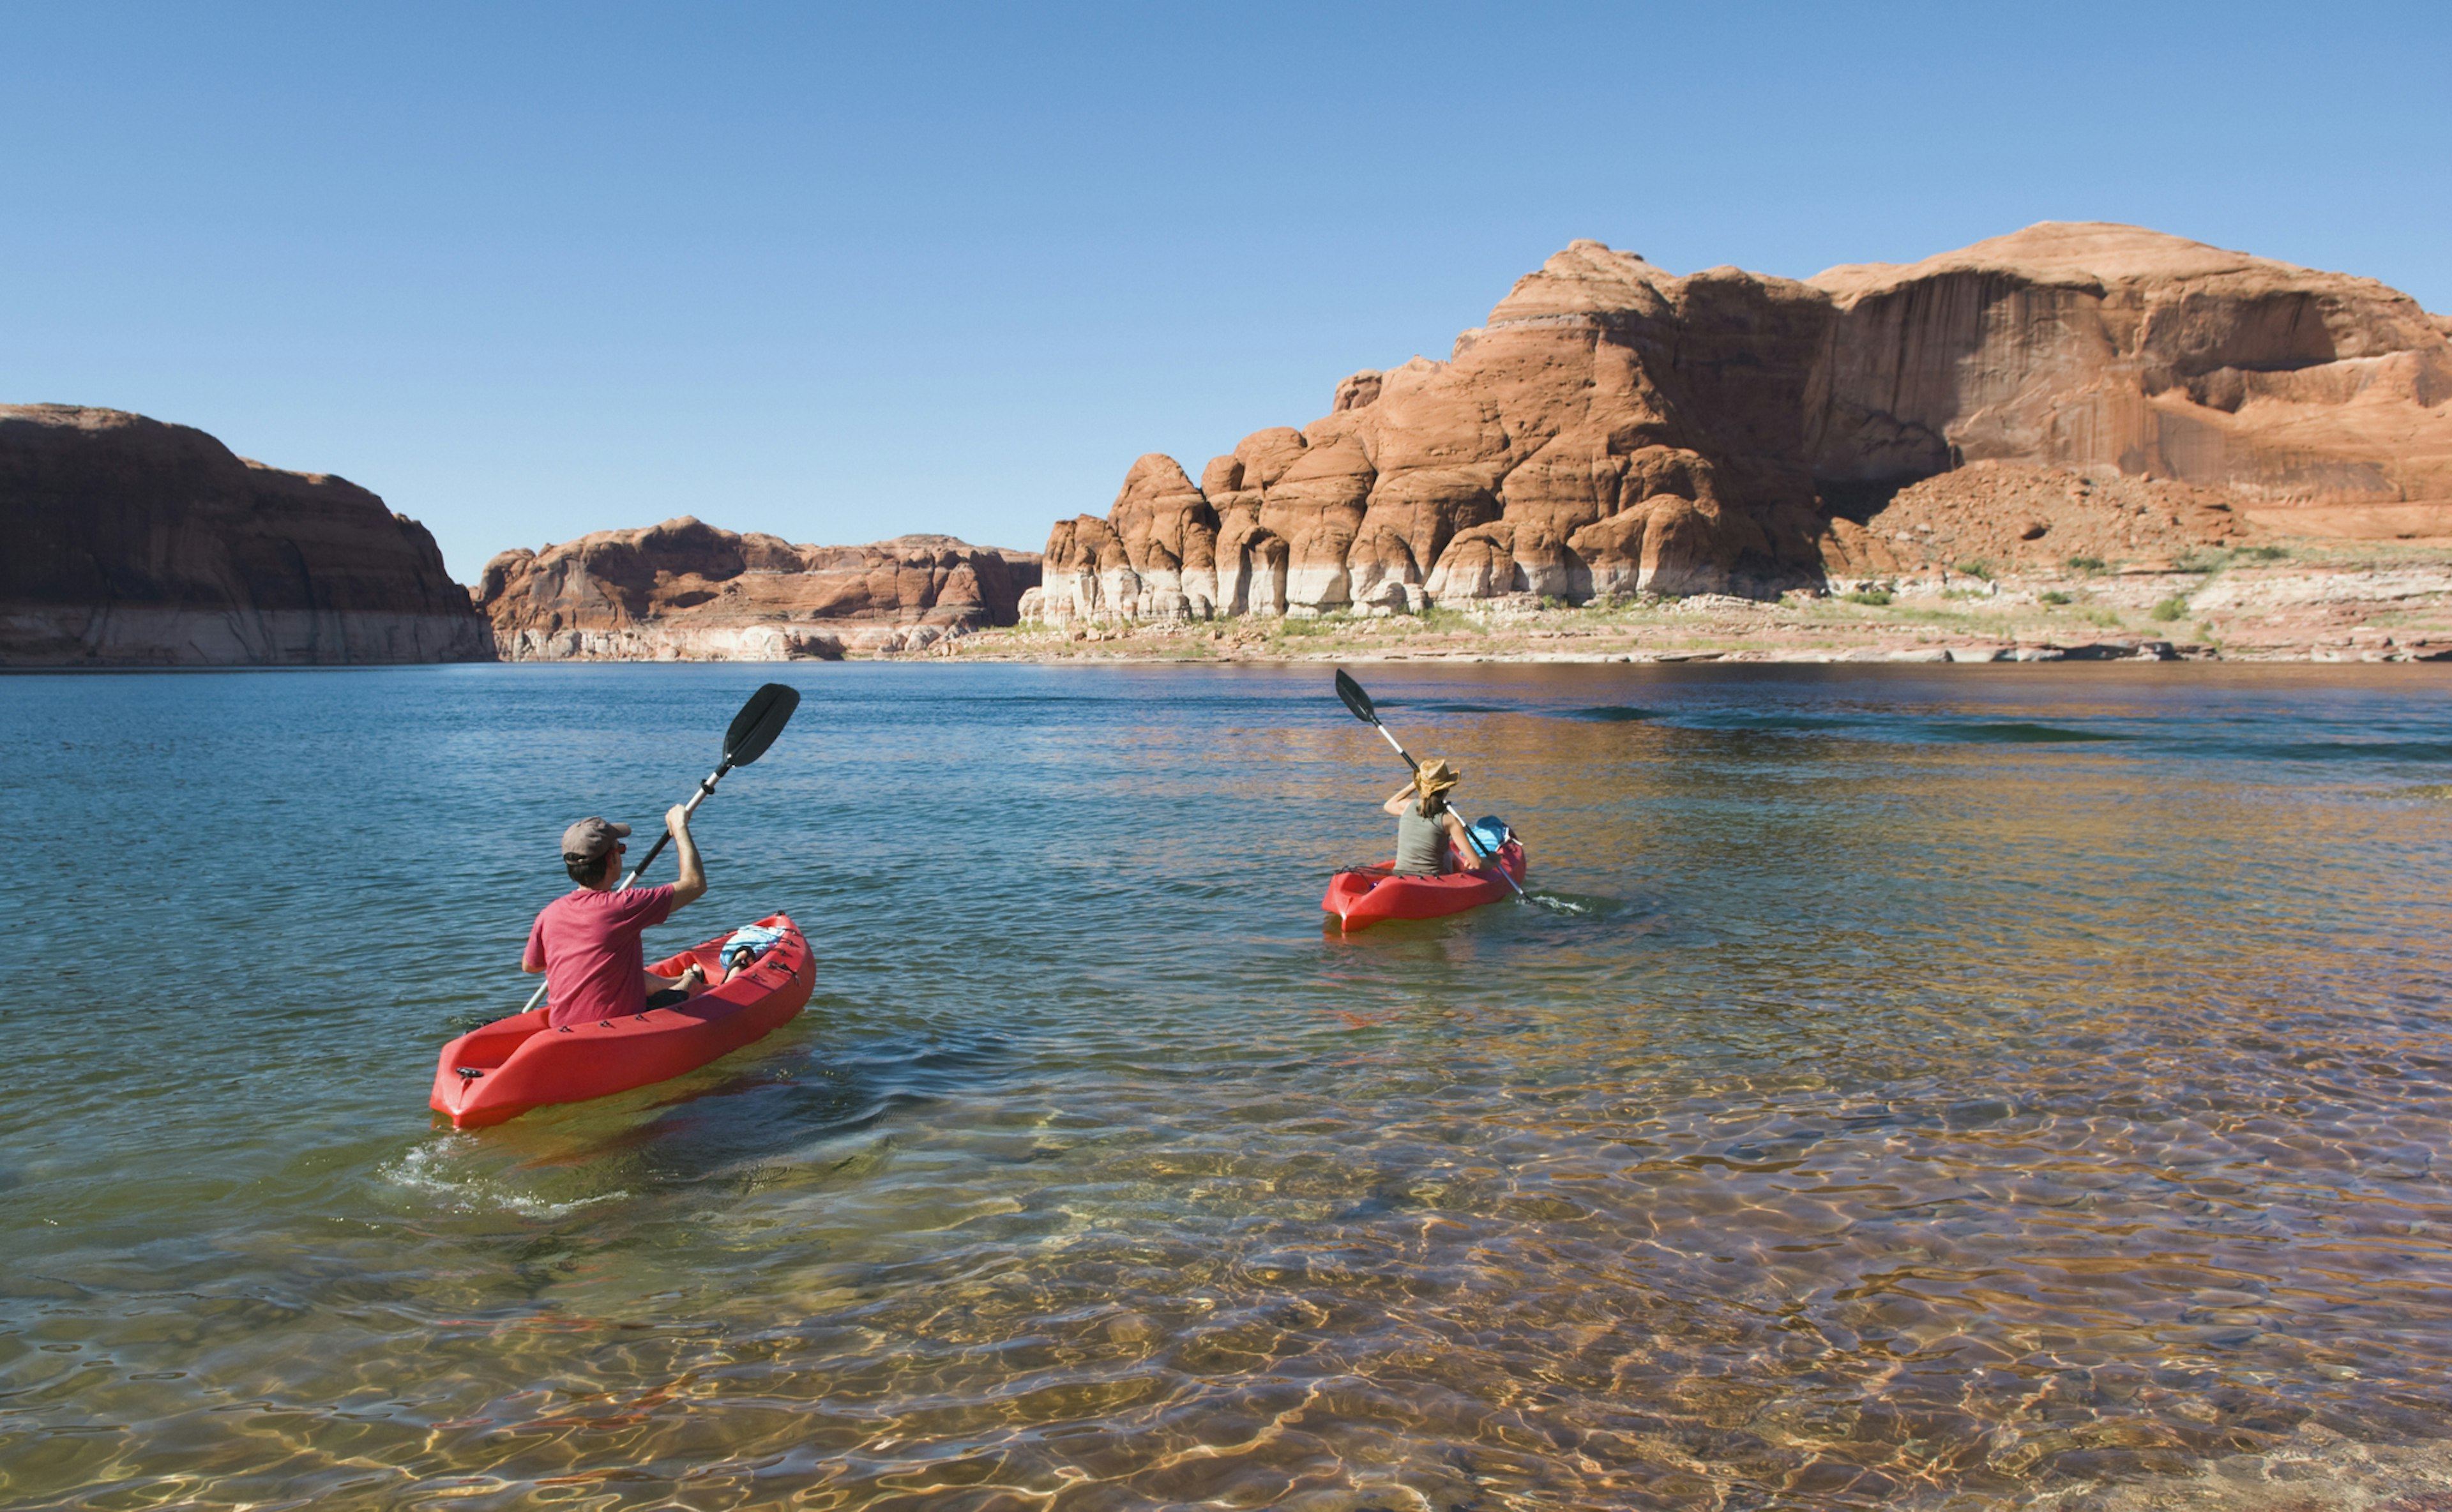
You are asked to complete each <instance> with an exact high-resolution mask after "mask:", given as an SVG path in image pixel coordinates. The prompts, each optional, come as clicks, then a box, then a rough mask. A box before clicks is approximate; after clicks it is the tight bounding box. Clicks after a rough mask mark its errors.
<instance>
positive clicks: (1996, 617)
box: [897, 542, 2452, 662]
mask: <svg viewBox="0 0 2452 1512" xmlns="http://www.w3.org/2000/svg"><path fill="white" fill-rule="evenodd" d="M913 656H920V657H925V658H937V659H948V660H952V659H959V660H965V661H1078V660H1099V661H1151V662H1161V661H1306V660H1318V659H1338V660H1357V661H1373V660H1379V661H1408V660H1411V661H1626V662H1634V661H1730V662H1741V661H1786V662H1827V661H1851V662H1863V661H1877V662H1878V661H1909V662H1912V661H1925V662H1996V661H2017V662H2042V661H2114V660H2163V661H2167V660H2223V661H2312V662H2348V661H2360V662H2406V661H2438V660H2452V547H2440V546H2416V545H2409V546H2403V545H2398V544H2396V545H2393V546H2384V545H2382V544H2381V543H2377V544H2369V545H2364V546H2362V547H2358V548H2350V547H2345V546H2343V545H2342V544H2340V543H2329V542H2302V543H2298V544H2296V545H2286V546H2284V545H2262V546H2252V547H2246V548H2242V549H2238V550H2233V551H2226V552H2223V553H2219V554H2206V555H2202V556H2200V557H2198V558H2196V559H2194V560H2188V561H2185V562H2180V563H2175V562H2170V561H2162V560H2155V561H2142V562H2131V563H2119V564H2110V565H2102V566H2096V565H2086V566H2082V567H2078V568H2064V569H2063V570H2062V571H2060V572H2058V573H2053V574H2042V575H2021V576H2018V577H2014V578H2012V577H1991V576H1986V575H1984V574H1983V573H1981V572H1969V571H1960V570H1956V569H1951V568H1941V569H1936V570H1932V571H1928V572H1922V573H1914V574H1899V575H1896V576H1891V577H1883V578H1864V579H1837V580H1834V582H1833V584H1832V589H1831V591H1827V592H1792V593H1790V594H1787V595H1784V596H1783V597H1781V598H1780V599H1776V600H1756V599H1740V598H1733V597H1729V596H1725V595H1711V594H1705V595H1694V596H1690V597H1686V598H1682V599H1651V598H1631V599H1612V600H1602V601H1599V602H1596V603H1592V604H1587V605H1582V606H1571V605H1565V604H1561V603H1558V602H1557V601H1555V600H1552V601H1550V602H1548V603H1546V604H1545V603H1544V602H1542V601H1541V600H1539V599H1533V598H1532V597H1530V596H1517V597H1515V598H1512V599H1496V600H1485V601H1482V602H1478V603H1474V604H1471V605H1469V606H1467V607H1464V608H1460V609H1444V608H1438V607H1433V608H1430V609H1428V610H1426V611H1425V612H1423V613H1420V614H1404V613H1380V614H1362V615H1351V616H1349V615H1326V616H1315V617H1309V618H1288V619H1235V620H1226V621H1214V622H1202V621H1195V620H1178V621H1159V622H1137V621H1111V622H1103V623H1101V622H1091V623H1086V624H1085V623H1082V622H1080V621H1078V620H1059V621H1047V620H1038V621H1026V622H1024V623H1022V624H1020V625H1018V626H1015V627H1013V628H1011V629H1006V630H989V631H980V632H976V633H971V634H965V635H959V636H952V637H949V638H945V639H943V640H941V641H939V642H938V643H936V644H935V645H933V646H930V647H928V648H926V649H925V650H924V651H921V652H918V653H903V654H902V655H901V657H900V658H897V659H908V658H911V657H913Z"/></svg>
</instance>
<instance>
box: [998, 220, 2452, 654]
mask: <svg viewBox="0 0 2452 1512" xmlns="http://www.w3.org/2000/svg"><path fill="white" fill-rule="evenodd" d="M2447 398H2452V344H2447V341H2446V323H2445V322H2444V321H2442V319H2441V318H2439V317H2433V316H2429V315H2427V314H2426V313H2425V312H2424V311H2422V310H2421V309H2420V308H2419V307H2418V305H2417V304H2415V303H2413V302H2412V301H2410V300H2409V299H2408V298H2407V297H2406V296H2404V295H2402V294H2399V293H2397V292H2395V291H2394V290H2392V289H2389V288H2386V287H2385V286H2383V285H2381V284H2377V283H2375V282H2374V281H2372V280H2367V279H2358V278H2351V277H2347V276H2345V275H2342V274H2334V273H2323V272H2317V271H2313V270H2310V269H2306V268H2301V267H2296V266H2293V265H2289V264H2284V263H2277V262H2273V261H2271V260H2268V259H2263V258H2254V257H2249V256H2247V255H2245V254H2243V253H2236V252H2226V251H2223V250H2221V249H2219V248H2215V247H2210V246H2205V245H2202V244H2200V243H2195V242H2188V241H2185V240H2183V239H2181V238H2178V237H2172V236H2165V235H2162V234H2160V233H2157V232H2153V231H2147V230H2142V229H2140V228H2137V227H2134V226H2107V225H2099V224H2086V225H2058V224H2046V225H2042V226H2031V227H2029V228H2027V230H2025V231H2021V232H2019V233H2017V234H2016V235H2014V236H2007V237H2001V238H1997V239H1995V240H1993V241H1989V242H1985V243H1980V244H1978V245H1975V246H1972V247H1968V248H1967V249H1965V250H1964V251H1960V252H1953V253H1948V254H1945V255H1944V256H1941V257H1936V258H1932V259H1929V260H1928V261H1926V262H1924V263H1919V264H1916V265H1912V266H1906V267H1901V266H1893V265H1866V266H1852V267H1840V268H1832V269H1830V270H1829V271H1828V272H1826V273H1823V274H1820V275H1818V276H1817V277H1815V278H1813V279H1811V280H1809V281H1808V282H1805V283H1796V282H1792V281H1790V280H1787V279H1778V278H1769V277H1764V276H1761V275H1758V274H1752V273H1747V272H1743V271H1740V270H1738V269H1735V268H1726V267H1723V268H1712V269H1709V270H1706V271H1704V272H1700V273H1694V274H1690V275H1687V276H1685V277H1672V276H1671V275H1670V274H1668V273H1666V272H1663V271H1662V270H1661V269H1659V268H1656V267H1654V266H1653V265H1651V264H1650V263H1647V262H1645V261H1644V260H1643V259H1642V258H1641V257H1639V256H1636V255H1635V254H1632V253H1628V252H1617V251H1612V250H1611V249H1610V248H1608V247H1606V246H1603V245H1600V244H1599V243H1597V242H1577V243H1575V244H1573V245H1571V246H1569V247H1568V248H1567V249H1566V250H1565V251H1563V252H1560V253H1558V254H1557V255H1556V256H1554V257H1552V258H1551V259H1550V260H1549V262H1547V263H1546V264H1544V265H1542V267H1541V268H1540V270H1539V271H1537V272H1535V273H1532V274H1531V275H1529V276H1527V277H1525V278H1523V279H1521V280H1519V281H1518V282H1517V284H1516V285H1515V287H1514V288H1513V290H1512V291H1511V292H1510V293H1509V295H1508V297H1507V298H1506V299H1505V300H1503V301H1501V302H1500V303H1499V304H1498V306H1497V307H1496V308H1495V309H1493V311H1492V312H1491V315H1490V319H1489V320H1488V321H1487V322H1486V323H1485V324H1483V325H1482V326H1481V327H1479V328H1477V329H1474V330H1470V331H1467V332H1465V333H1464V334H1463V335H1462V336H1461V337H1459V338H1458V339H1457V342H1456V344H1455V349H1454V351H1453V354H1452V356H1451V358H1450V360H1449V361H1447V362H1443V363H1438V362H1428V361H1425V360H1423V359H1421V358H1418V357H1417V358H1414V360H1413V361H1412V362H1409V363H1405V364H1404V365H1403V366H1401V367H1397V368H1394V369H1392V370H1389V371H1387V372H1384V373H1383V372H1371V371H1365V372H1361V373H1356V374H1355V375H1354V376H1352V377H1350V378H1348V379H1346V380H1345V381H1344V382H1343V383H1340V384H1338V385H1337V388H1336V391H1335V399H1334V401H1333V408H1332V410H1331V413H1330V414H1329V415H1327V416H1326V417H1324V418H1322V419H1320V420H1317V421H1315V422H1312V423H1311V424H1310V425H1308V426H1306V427H1304V428H1303V429H1301V430H1295V429H1291V428H1287V427H1278V428H1275V429H1270V430H1262V431H1257V432H1255V433H1254V434H1253V435H1251V436H1249V437H1246V438H1245V439H1244V440H1243V441H1242V442H1240V443H1239V444H1238V445H1236V448H1235V450H1234V451H1233V453H1231V454H1230V455H1228V456H1225V457H1220V458H1216V459H1215V460H1214V461H1211V462H1210V463H1209V464H1208V466H1207V467H1206V468H1204V469H1203V470H1202V474H1201V479H1200V482H1199V483H1198V484H1197V485H1196V484H1195V483H1194V482H1193V481H1191V479H1190V478H1188V477H1187V476H1186V475H1185V473H1184V471H1183V469H1182V468H1181V467H1180V466H1179V465H1177V462H1176V461H1174V460H1173V459H1172V458H1168V457H1163V456H1158V455H1155V454H1153V455H1150V456H1145V457H1143V458H1141V459H1140V460H1139V461H1137V462H1135V463H1134V464H1133V466H1132V469H1131V470H1130V471H1129V472H1128V473H1127V474H1126V476H1125V479H1124V486H1123V489H1122V491H1121V492H1120V493H1118V495H1117V499H1116V501H1115V503H1114V504H1113V505H1112V506H1111V507H1110V509H1109V510H1108V513H1107V516H1106V518H1104V519H1103V520H1102V519H1099V518H1097V517H1094V516H1089V515H1084V516H1081V517H1079V518H1078V519H1076V520H1066V521H1061V522H1059V523H1058V525H1057V526H1056V527H1055V530H1054V532H1053V533H1052V534H1051V535H1050V537H1049V539H1048V545H1047V560H1046V586H1045V588H1044V590H1043V591H1042V593H1041V594H1040V595H1038V597H1036V598H1035V599H1031V600H1030V601H1029V602H1028V603H1027V604H1026V606H1025V609H1026V612H1029V613H1032V614H1034V615H1041V616H1044V617H1046V618H1050V619H1063V618H1069V617H1072V616H1077V615H1078V616H1089V617H1101V616H1114V617H1123V618H1169V617H1177V616H1190V617H1193V618H1207V617H1209V616H1211V615H1214V614H1240V613H1246V612H1257V613H1273V612H1275V613H1283V612H1295V613H1302V612H1316V611H1326V610H1334V609H1344V608H1358V609H1377V610H1391V609H1402V608H1418V607H1419V606H1420V605H1421V604H1423V603H1424V602H1426V601H1429V600H1434V599H1451V600H1453V599H1483V598H1490V597H1494V596H1501V595H1507V594H1516V593H1524V594H1538V595H1546V596H1554V597H1558V598H1563V599H1570V600H1575V601H1581V600H1583V599H1589V598H1592V597H1594V596H1598V595H1607V594H1611V593H1628V592H1653V593H1663V594H1690V593H1696V592H1736V593H1763V592H1767V591H1771V590H1776V589H1778V588H1781V587H1786V586H1790V585H1796V584H1803V583H1811V582H1818V581H1820V580H1821V579H1822V578H1823V576H1824V573H1825V571H1826V569H1828V570H1832V571H1837V570H1851V569H1855V568H1859V567H1861V566H1862V565H1863V564H1864V563H1865V562H1866V561H1867V560H1869V559H1874V558H1879V557H1881V556H1883V554H1884V553H1883V550H1882V549H1881V548H1880V547H1879V546H1878V545H1876V544H1875V542H1876V541H1878V540H1882V539H1888V538H1892V537H1897V535H1898V533H1897V532H1895V531H1891V530H1888V527H1887V526H1886V525H1884V524H1882V523H1881V522H1880V521H1879V520H1873V519H1872V517H1874V516H1875V514H1876V512H1877V511H1879V510H1881V509H1883V508H1884V507H1885V506H1886V505H1887V504H1888V501H1889V500H1890V499H1891V498H1892V497H1893V496H1894V495H1895V494H1897V492H1898V491H1899V490H1900V489H1901V488H1902V487H1904V486H1905V485H1907V484H1909V483H1913V482H1916V481H1919V480H1922V479H1927V478H1932V477H1935V476H1936V475H1939V474H1944V473H1949V472H1951V471H1953V470H1954V469H1957V468H1959V467H1961V466H1964V465H1965V464H1967V463H1969V462H1975V461H1983V462H1987V463H1988V464H1990V470H1991V471H1990V475H1987V476H1993V475H1997V474H1998V473H1999V472H2000V470H2001V469H2004V468H2007V469H2013V470H2014V469H2019V468H2027V469H2037V470H2041V469H2048V468H2063V469H2071V468H2074V469H2079V470H2087V469H2091V470H2095V471H2098V472H2101V473H2103V474H2104V475H2105V476H2106V478H2117V477H2119V476H2121V475H2126V476H2128V477H2131V478H2135V479H2138V480H2143V481H2165V482H2169V483H2172V484H2175V485H2195V486H2198V487H2200V488H2204V489H2212V490H2215V491H2217V497H2214V498H2212V499H2210V500H2209V501H2198V500H2196V499H2195V496H2193V495H2191V496H2190V499H2191V500H2192V502H2191V504H2190V509H2192V510H2194V511H2195V512H2194V513H2193V514H2190V513H2187V512H2186V511H2182V512H2179V513H2174V514H2173V515H2172V519H2171V525H2172V527H2173V528H2184V527H2185V526H2186V524H2187V520H2203V521H2205V522H2206V533H2209V534H2213V535H2220V534H2227V533H2233V532H2235V531H2236V530H2237V529H2238V528H2240V527H2239V523H2238V517H2239V515H2240V514H2241V513H2243V512H2246V513H2249V514H2251V515H2252V516H2254V517H2255V518H2257V519H2260V520H2264V522H2266V523H2268V524H2271V525H2273V526H2274V527H2276V528H2279V529H2283V530H2288V531H2311V532H2332V533H2382V534H2430V535H2431V534H2452V406H2447V405H2446V403H2445V401H2446V399H2447ZM2039 486H2040V485H2039ZM2050 487H2051V488H2052V489H2053V490H2060V491H2065V488H2064V485H2063V484H2062V483H2061V482H2057V481H2055V482H2052V483H2050ZM2017 492H2018V490H2017V489H2016V488H2014V487H2011V488H2007V489H2006V491H2005V487H2004V485H2002V484H2001V483H2000V482H1999V481H1997V476H1996V479H1995V481H1988V482H1987V483H1986V485H1985V487H1984V488H1982V489H1979V490H1976V492H1975V493H1974V494H1970V495H1969V496H1968V497H1969V500H1970V501H1976V504H1975V505H1973V506H1975V507H1980V501H1977V495H1981V496H1982V497H1983V498H1987V499H1988V498H1996V497H1997V498H2007V497H2010V496H2011V495H2013V494H2016V493H2017ZM2230 505H2236V506H2237V507H2235V508H2233V507H2228V506H2230ZM2183 515H2185V519H2184V518H2183ZM1869 520H1871V522H1872V528H1871V529H1870V530H1868V529H1867V528H1866V526H1867V522H1868V521H1869ZM2156 523H2157V524H2158V526H2159V525H2160V524H2161V523H2162V521H2161V519H2160V517H2159V516H2158V517H2157V519H2156ZM2030 524H2032V525H2040V526H2042V527H2043V528H2042V530H2041V531H2039V532H2038V535H2037V536H2033V537H2025V538H2024V539H2026V540H2029V541H2034V540H2039V539H2040V537H2041V535H2042V534H2043V533H2045V532H2047V531H2048V529H2049V528H2050V520H2049V519H2048V518H2047V516H2046V515H2036V514H2033V512H2032V511H2031V510H2030V511H2028V512H2027V515H2024V516H2022V518H2021V520H2020V521H2019V522H2018V530H2017V531H2016V532H2014V533H2016V534H2020V535H2022V536H2023V532H2024V530H2025V528H2026V527H2027V525H2030ZM2053 544H2055V543H2046V544H2042V545H2037V546H2034V547H2033V549H2034V550H2036V551H2041V552H2049V551H2050V550H2052V549H2053Z"/></svg>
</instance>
